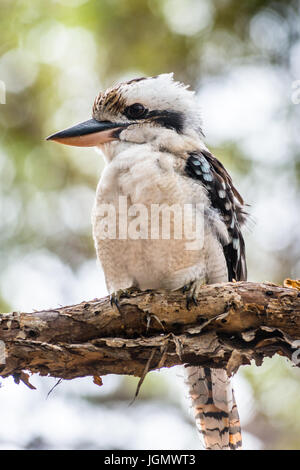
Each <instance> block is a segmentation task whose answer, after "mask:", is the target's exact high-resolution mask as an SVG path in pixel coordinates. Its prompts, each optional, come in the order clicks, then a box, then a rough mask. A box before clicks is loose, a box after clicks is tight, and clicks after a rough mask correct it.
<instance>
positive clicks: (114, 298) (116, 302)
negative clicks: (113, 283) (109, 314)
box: [109, 287, 136, 313]
mask: <svg viewBox="0 0 300 470" xmlns="http://www.w3.org/2000/svg"><path fill="white" fill-rule="evenodd" d="M135 290H136V289H135V288H134V287H128V288H127V289H118V290H117V291H116V292H113V293H112V294H110V296H109V298H110V305H111V306H112V307H113V306H115V307H117V309H118V312H119V313H121V310H120V300H121V299H123V298H126V299H129V298H130V296H131V294H132V293H133V292H134V291H135Z"/></svg>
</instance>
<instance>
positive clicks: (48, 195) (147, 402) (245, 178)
mask: <svg viewBox="0 0 300 470" xmlns="http://www.w3.org/2000/svg"><path fill="white" fill-rule="evenodd" d="M299 11H300V3H299V1H298V0H297V1H296V0H295V1H277V2H274V1H267V0H262V1H258V0H255V1H250V0H248V1H244V2H238V1H237V0H214V1H208V0H161V1H159V0H149V1H142V2H141V1H140V0H123V1H121V0H109V1H108V0H99V1H96V0H72V1H71V0H51V1H50V0H49V1H48V2H47V4H45V3H44V2H43V1H42V0H33V1H32V2H30V3H29V2H26V1H25V0H18V1H11V0H1V4H0V39H1V41H0V81H2V84H4V85H5V86H4V85H2V87H1V86H0V103H3V101H4V100H3V94H4V89H6V96H5V98H6V99H5V102H6V104H0V267H1V269H0V307H1V311H10V310H22V311H31V310H32V309H45V308H50V307H55V306H57V305H64V304H70V303H76V302H79V301H82V300H84V299H91V298H95V297H101V296H103V295H105V294H106V289H105V285H104V277H103V273H102V271H101V269H100V267H99V266H98V265H97V263H96V261H95V253H94V247H93V242H92V237H91V224H90V212H91V208H92V204H93V198H94V192H95V188H96V184H97V181H98V179H99V176H100V174H101V170H102V168H103V160H102V157H101V155H99V154H97V153H96V152H95V151H94V150H93V149H77V148H67V147H60V146H56V145H53V144H51V143H48V142H45V141H44V139H45V137H46V136H47V135H49V134H51V133H52V132H55V131H57V130H60V129H63V128H65V127H69V126H71V125H72V124H74V123H76V122H79V121H83V120H86V119H89V118H90V116H91V107H92V104H93V100H94V98H95V96H96V95H97V94H98V92H99V91H100V90H101V89H103V88H105V87H107V86H111V85H112V84H113V83H116V82H117V81H119V80H123V79H127V78H133V77H136V76H140V75H155V74H157V73H163V72H171V71H174V72H175V78H177V79H180V80H183V81H185V83H190V84H191V85H192V87H193V88H194V89H196V90H197V92H198V100H199V106H200V107H201V110H202V115H203V120H204V132H205V135H206V139H205V141H206V143H207V145H208V147H209V148H210V149H211V150H212V151H213V153H214V154H215V155H216V156H217V157H218V158H219V159H220V160H221V161H222V162H223V163H224V164H225V166H226V167H227V168H228V170H229V172H230V173H231V174H232V175H233V179H234V182H235V184H236V186H237V187H238V189H239V190H240V192H241V193H242V195H243V197H244V199H245V200H246V202H247V203H249V204H250V207H249V211H250V213H251V222H250V223H249V227H248V230H247V231H246V233H245V238H246V244H247V253H248V265H249V280H252V281H264V280H268V281H273V282H278V283H281V282H282V281H283V279H284V278H285V277H292V278H299V277H300V274H299V273H300V256H299V253H300V249H299V246H300V243H299V238H300V236H299V203H300V200H299V186H300V164H299V142H300V133H299V117H300V104H299V103H300V92H299V90H300V82H297V81H298V80H300V21H299V20H300V16H299ZM0 83H1V82H0ZM1 90H2V91H1ZM1 93H2V95H1ZM1 96H2V99H1ZM178 374H179V375H180V372H179V371H177V369H176V368H175V369H174V370H171V371H162V372H160V373H151V374H150V375H149V377H147V380H146V382H145V384H144V386H143V387H144V388H145V397H144V398H143V396H142V397H141V399H140V401H139V400H137V402H136V403H135V404H134V405H133V406H132V407H130V408H128V404H129V402H130V401H131V398H132V396H133V394H134V385H135V384H136V381H135V379H121V378H119V377H107V378H104V384H105V386H104V387H102V388H101V389H100V388H99V389H98V388H97V387H96V385H94V384H93V383H92V380H90V379H78V380H75V381H72V382H65V383H62V384H60V385H58V386H57V387H56V388H55V389H54V390H53V392H52V393H51V395H50V396H49V398H47V399H46V396H47V393H48V391H49V390H50V389H51V387H52V386H53V385H54V383H55V381H54V379H50V378H43V379H40V378H38V377H34V378H33V379H32V382H33V383H35V385H36V386H37V388H38V390H37V391H30V390H27V389H25V386H23V385H19V386H17V385H15V384H14V383H13V382H12V380H10V379H7V380H4V381H3V383H2V388H1V389H0V415H1V417H2V418H3V419H1V421H2V422H4V421H5V423H6V424H5V427H3V426H0V446H1V447H2V448H8V447H11V448H78V447H80V448H125V449H126V448H128V449H129V448H131V449H133V448H164V449H168V448H186V449H188V448H189V449H192V448H197V447H198V437H197V434H196V431H195V429H194V427H193V424H192V419H191V418H190V417H189V415H188V411H187V409H188V405H187V402H186V400H184V396H185V392H184V391H183V385H182V378H180V377H179V378H178V377H177V375H178ZM152 376H153V377H154V378H152ZM283 380H284V383H285V384H287V386H288V389H287V387H285V388H284V390H285V391H283V390H282V385H280V384H282V381H283ZM235 382H236V394H237V399H238V404H239V406H240V408H241V415H242V423H243V424H244V425H245V428H246V429H248V433H246V438H245V441H246V447H248V448H300V416H299V419H298V420H295V419H294V420H293V410H295V407H297V400H298V394H299V392H300V379H299V374H298V372H297V371H295V370H294V369H292V368H291V366H290V365H289V364H288V363H287V362H286V361H284V360H282V359H280V358H278V359H277V358H274V359H272V360H271V361H266V362H265V364H264V366H263V367H261V368H256V367H254V366H251V367H245V368H244V372H239V374H238V376H237V377H236V378H235ZM122 390H123V391H124V394H123V395H122V397H121V398H118V399H117V398H116V399H115V400H111V401H109V400H108V399H107V398H106V397H107V396H108V395H109V394H110V393H111V392H112V391H114V393H115V392H118V393H119V392H120V391H122ZM147 390H148V391H147ZM274 390H275V391H277V392H278V393H275V392H274ZM125 392H126V393H125ZM281 392H282V394H281ZM147 393H148V394H149V396H148V395H147ZM94 396H99V397H98V401H97V400H94V399H93V400H92V399H91V397H94ZM174 396H176V397H177V398H174ZM278 396H280V399H278ZM284 396H288V403H287V402H286V401H284V400H283V398H284ZM101 397H102V398H101ZM266 404H268V406H266ZM253 422H257V423H260V425H259V426H256V427H255V426H253V424H251V423H253ZM137 423H138V424H137ZM291 423H292V424H291ZM298 423H299V424H298ZM247 427H248V428H247ZM135 431H137V432H135ZM267 435H268V438H266V436H267Z"/></svg>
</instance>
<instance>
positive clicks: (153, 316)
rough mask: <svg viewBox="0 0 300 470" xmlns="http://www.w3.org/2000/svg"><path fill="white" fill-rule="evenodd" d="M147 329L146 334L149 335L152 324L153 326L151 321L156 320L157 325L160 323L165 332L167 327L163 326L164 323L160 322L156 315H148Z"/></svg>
mask: <svg viewBox="0 0 300 470" xmlns="http://www.w3.org/2000/svg"><path fill="white" fill-rule="evenodd" d="M146 318H147V328H146V333H148V330H149V328H150V324H151V320H152V319H154V320H156V321H157V323H159V325H160V326H161V327H162V329H163V330H164V329H165V327H164V325H163V324H162V322H161V321H160V319H159V318H158V317H157V316H156V315H154V313H147V317H146Z"/></svg>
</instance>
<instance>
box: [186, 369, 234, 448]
mask: <svg viewBox="0 0 300 470" xmlns="http://www.w3.org/2000/svg"><path fill="white" fill-rule="evenodd" d="M186 376H187V383H188V386H189V392H190V396H191V398H192V404H193V408H194V412H195V419H196V424H197V427H198V429H199V431H200V432H201V433H202V435H203V439H204V444H205V447H206V449H207V450H238V449H241V446H242V438H241V427H240V421H239V415H238V410H237V406H236V403H235V398H234V393H233V390H232V387H231V383H230V380H229V378H228V376H227V374H226V371H224V370H222V369H209V368H202V367H187V368H186Z"/></svg>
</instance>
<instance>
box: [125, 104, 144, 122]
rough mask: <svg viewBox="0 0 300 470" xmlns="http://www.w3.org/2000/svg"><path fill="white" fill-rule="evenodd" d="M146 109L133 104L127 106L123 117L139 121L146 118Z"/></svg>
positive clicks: (140, 105)
mask: <svg viewBox="0 0 300 470" xmlns="http://www.w3.org/2000/svg"><path fill="white" fill-rule="evenodd" d="M147 111H148V110H147V109H146V108H145V106H143V105H142V104H140V103H134V104H132V105H131V106H127V108H126V109H125V115H126V116H127V117H128V118H129V119H140V118H143V117H144V116H146V114H147Z"/></svg>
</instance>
